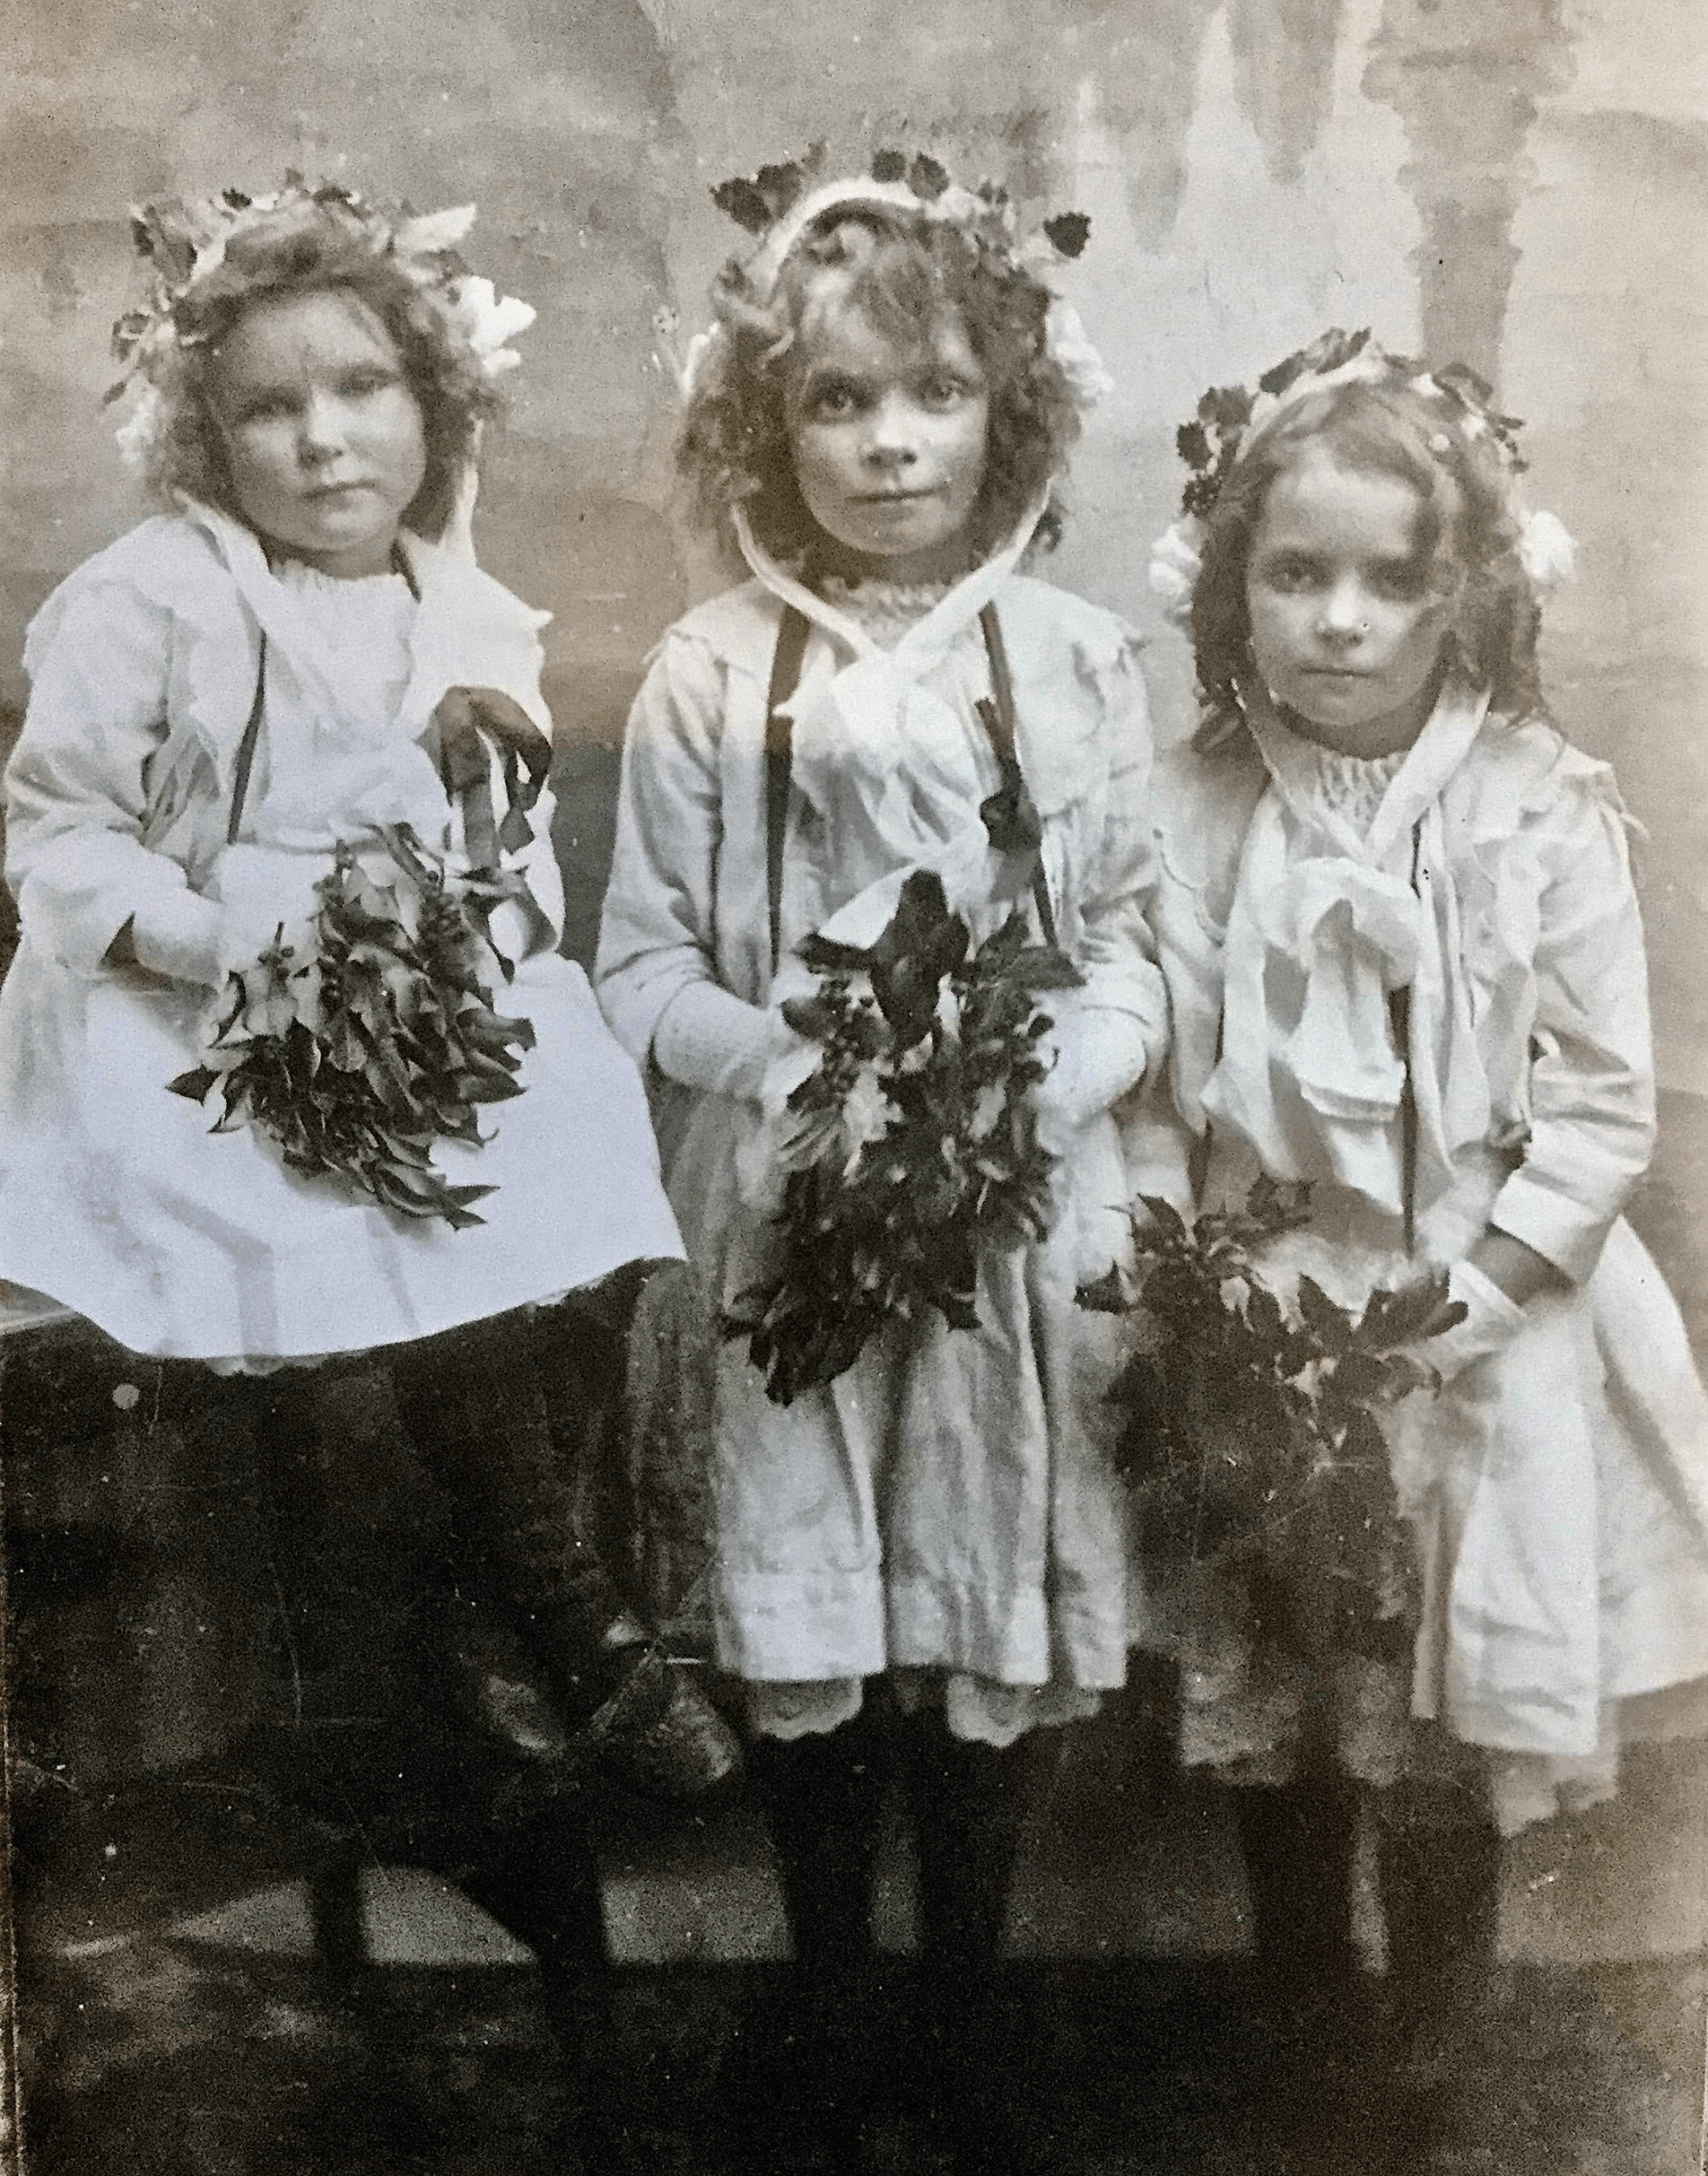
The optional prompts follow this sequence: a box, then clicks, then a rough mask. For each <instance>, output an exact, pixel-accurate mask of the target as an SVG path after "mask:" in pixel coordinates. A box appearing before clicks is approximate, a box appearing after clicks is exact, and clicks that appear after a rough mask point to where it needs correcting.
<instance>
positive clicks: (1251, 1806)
mask: <svg viewBox="0 0 1708 2176" xmlns="http://www.w3.org/2000/svg"><path fill="white" fill-rule="evenodd" d="M1234 1808H1235V1813H1236V1817H1237V1822H1238V1826H1239V1840H1240V1846H1241V1850H1242V1851H1243V1852H1244V1855H1245V1883H1246V1889H1247V1891H1248V1894H1249V1896H1250V1900H1251V1907H1252V1919H1253V1933H1254V1937H1255V1944H1256V1949H1257V1957H1258V1963H1259V1967H1260V1970H1261V1973H1262V1976H1263V1978H1264V1979H1265V1981H1266V1982H1267V1984H1268V1985H1269V1988H1270V1989H1271V1990H1272V1992H1273V1994H1274V1996H1275V1998H1276V1999H1277V2001H1279V2002H1281V2003H1285V2005H1286V2007H1287V2009H1288V2010H1289V2011H1292V2012H1293V2013H1294V2014H1303V2015H1309V2014H1312V2013H1317V2014H1320V2013H1321V2012H1322V2011H1324V2010H1325V2008H1329V2007H1333V2006H1335V2005H1338V2004H1341V2003H1343V2002H1344V2000H1345V1998H1346V1996H1347V1995H1348V1994H1349V1992H1350V1990H1351V1988H1352V1987H1353V1985H1354V1984H1355V1982H1354V1974H1355V1972H1356V1970H1357V1956H1356V1953H1355V1951H1354V1948H1353V1945H1352V1864H1353V1857H1354V1852H1355V1850H1356V1848H1357V1841H1358V1797H1357V1793H1356V1792H1355V1790H1354V1788H1353V1786H1352V1785H1351V1784H1350V1783H1349V1781H1348V1780H1347V1778H1346V1777H1345V1776H1343V1775H1342V1774H1341V1771H1340V1769H1338V1768H1337V1767H1336V1766H1335V1765H1334V1763H1333V1761H1331V1760H1328V1759H1326V1758H1324V1759H1321V1760H1318V1761H1312V1762H1311V1763H1310V1764H1309V1767H1307V1768H1306V1769H1304V1770H1303V1772H1301V1774H1300V1775H1299V1776H1298V1777H1295V1778H1294V1780H1293V1782H1291V1783H1289V1784H1286V1785H1282V1786H1280V1787H1279V1788H1276V1787H1269V1786H1263V1785H1250V1786H1245V1787H1242V1788H1240V1789H1237V1790H1236V1791H1235V1793H1234Z"/></svg>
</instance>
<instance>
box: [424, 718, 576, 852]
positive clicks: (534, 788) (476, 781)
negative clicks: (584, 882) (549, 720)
mask: <svg viewBox="0 0 1708 2176" xmlns="http://www.w3.org/2000/svg"><path fill="white" fill-rule="evenodd" d="M435 739H436V740H437V744H438V745H437V757H438V762H439V776H440V778H442V779H443V780H444V782H445V791H446V794H447V796H448V797H449V799H450V800H451V801H452V802H454V803H456V804H458V805H460V806H461V808H462V810H463V843H464V846H465V848H466V850H467V853H468V857H469V861H470V863H471V866H473V867H475V868H477V869H487V868H496V867H497V866H498V862H499V858H500V855H501V853H505V854H514V853H520V851H521V850H522V848H523V847H525V846H526V845H527V844H528V841H529V840H530V839H531V838H532V837H533V836H534V826H532V825H531V824H530V823H529V822H528V810H530V809H531V808H532V807H533V806H534V803H535V802H536V801H537V800H538V799H539V797H540V793H541V789H542V788H543V787H544V785H545V780H546V774H547V773H548V772H549V771H550V770H551V768H552V744H551V742H550V741H549V740H548V739H547V738H546V737H545V735H544V733H543V732H541V730H540V729H539V727H538V726H537V725H536V724H535V722H534V721H533V719H532V718H530V717H529V716H528V713H527V712H526V711H525V710H524V709H523V708H522V706H521V705H520V703H519V702H517V701H516V700H515V698H514V697H512V696H508V695H505V694H504V693H503V692H502V691H501V690H500V689H496V688H447V689H446V691H445V693H444V694H443V695H442V696H441V697H439V702H438V703H437V705H435V706H434V709H433V714H432V717H431V721H430V722H429V725H428V730H427V734H426V735H424V736H423V740H424V741H426V743H427V745H428V748H429V753H430V754H431V753H433V752H434V751H433V746H432V743H433V741H434V740H435ZM488 741H490V742H491V743H492V744H493V745H495V747H496V749H497V751H498V755H499V760H500V762H501V764H502V766H503V770H504V796H505V800H506V802H507V803H508V806H507V807H506V809H505V810H504V821H503V822H502V823H501V824H499V825H497V826H496V827H495V826H494V821H493V808H492V769H491V758H490V756H489V754H488V753H487V743H488Z"/></svg>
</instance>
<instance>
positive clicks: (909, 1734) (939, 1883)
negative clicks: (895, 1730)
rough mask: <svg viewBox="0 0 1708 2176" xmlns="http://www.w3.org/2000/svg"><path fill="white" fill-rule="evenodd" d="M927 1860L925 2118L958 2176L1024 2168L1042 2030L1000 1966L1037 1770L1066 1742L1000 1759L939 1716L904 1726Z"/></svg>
mask: <svg viewBox="0 0 1708 2176" xmlns="http://www.w3.org/2000/svg"><path fill="white" fill-rule="evenodd" d="M903 1743H904V1745H905V1748H906V1753H905V1763H904V1771H903V1772H904V1775H905V1777H906V1788H907V1798H908V1805H909V1809H910V1811H911V1813H912V1817H913V1825H914V1840H915V1845H916V1849H917V1852H918V1859H919V1950H920V1956H919V1981H918V1987H919V2016H918V2020H917V2031H916V2034H915V2042H916V2049H917V2053H918V2056H919V2058H920V2060H921V2062H922V2075H921V2077H920V2080H919V2093H920V2098H921V2100H922V2113H923V2115H924V2116H925V2117H926V2120H927V2122H928V2123H929V2124H930V2125H931V2127H932V2128H933V2129H934V2130H936V2132H938V2133H939V2140H940V2142H941V2143H942V2144H943V2145H944V2146H945V2147H947V2149H948V2151H949V2152H950V2154H951V2156H952V2157H953V2160H954V2164H955V2167H956V2169H957V2170H969V2171H971V2170H979V2171H984V2170H990V2171H996V2170H1002V2171H1003V2172H1004V2176H1007V2172H1011V2171H1018V2170H1019V2169H1022V2168H1024V2167H1025V2166H1027V2164H1028V2163H1027V2155H1028V2152H1029V2150H1030V2143H1031V2142H1032V2137H1033V2132H1034V2131H1035V2127H1036V2124H1037V2121H1038V2120H1039V2118H1040V2116H1041V2114H1042V2113H1043V2112H1042V2111H1041V2110H1039V2109H1037V2108H1035V2107H1034V2106H1033V2097H1032V2095H1031V2094H1030V2092H1029V2091H1027V2076H1026V2073H1027V2067H1028V2066H1029V2065H1033V2064H1035V2062H1036V2058H1037V2040H1038V2027H1037V2020H1035V2019H1020V2018H1019V2017H1018V2016H1017V2015H1015V2014H1013V2010H1014V2005H1013V2004H1012V2002H1011V2000H1010V1999H1009V1998H1008V1996H1007V1995H1005V1992H1004V1989H1003V1982H1002V1979H1001V1975H1000V1971H999V1964H998V1960H999V1956H1000V1953H1001V1948H1002V1939H1003V1924H1004V1922H1005V1919H1006V1916H1007V1910H1008V1902H1009V1895H1010V1891H1011V1888H1012V1886H1013V1878H1014V1868H1015V1864H1016V1861H1017V1859H1018V1858H1019V1847H1020V1843H1021V1840H1022V1837H1023V1835H1024V1833H1025V1828H1026V1823H1027V1813H1028V1811H1029V1809H1030V1806H1031V1803H1032V1800H1033V1796H1034V1793H1035V1789H1036V1788H1037V1785H1038V1769H1039V1766H1040V1764H1041V1763H1045V1764H1049V1765H1053V1763H1054V1761H1055V1759H1056V1757H1057V1755H1058V1753H1059V1743H1060V1734H1059V1732H1058V1731H1053V1730H1051V1731H1044V1732H1039V1733H1035V1734H1034V1735H1033V1736H1032V1737H1027V1738H1023V1739H1022V1740H1021V1741H1020V1742H1019V1744H1018V1745H1012V1746H1009V1747H1002V1748H999V1747H997V1746H994V1745H979V1744H974V1743H972V1742H971V1741H969V1740H967V1739H963V1738H958V1737H954V1736H953V1735H952V1734H951V1732H950V1730H949V1729H948V1726H947V1723H946V1722H945V1721H944V1719H943V1716H942V1714H941V1713H936V1712H933V1713H922V1714H918V1715H914V1716H910V1717H909V1718H908V1720H907V1721H906V1724H905V1725H904V1727H903Z"/></svg>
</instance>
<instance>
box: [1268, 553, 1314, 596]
mask: <svg viewBox="0 0 1708 2176" xmlns="http://www.w3.org/2000/svg"><path fill="white" fill-rule="evenodd" d="M1259 572H1260V574H1261V577H1262V579H1263V582H1264V584H1265V585H1266V586H1267V587H1268V588H1269V589H1272V590H1274V591H1276V592H1277V594H1279V595H1281V596H1284V597H1291V596H1296V595H1297V594H1298V593H1299V592H1301V590H1308V589H1314V588H1315V587H1316V586H1317V583H1318V582H1319V581H1320V580H1321V579H1322V569H1321V568H1319V567H1318V566H1317V562H1316V560H1309V559H1303V558H1299V557H1295V556H1294V555H1293V554H1292V553H1287V554H1285V555H1283V556H1282V557H1280V558H1278V559H1272V560H1265V561H1264V562H1263V565H1262V566H1261V568H1260V569H1259Z"/></svg>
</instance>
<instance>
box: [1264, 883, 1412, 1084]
mask: <svg viewBox="0 0 1708 2176" xmlns="http://www.w3.org/2000/svg"><path fill="white" fill-rule="evenodd" d="M1259 919H1260V924H1261V925H1266V926H1265V931H1264V933H1265V936H1266V938H1267V939H1268V941H1269V943H1271V944H1273V945H1275V946H1276V947H1277V948H1279V949H1281V950H1283V951H1285V952H1289V953H1291V954H1292V955H1293V958H1294V959H1295V960H1297V962H1298V963H1299V965H1300V967H1301V970H1302V971H1303V973H1304V979H1305V1002H1304V1008H1303V1010H1302V1011H1301V1014H1300V1016H1299V1024H1298V1026H1297V1027H1296V1028H1294V1029H1293V1033H1292V1034H1291V1035H1290V1036H1287V1037H1286V1039H1285V1042H1284V1043H1283V1044H1282V1046H1281V1050H1280V1052H1279V1053H1278V1056H1279V1058H1280V1060H1281V1061H1282V1062H1283V1064H1284V1065H1285V1068H1287V1069H1288V1070H1289V1071H1290V1072H1291V1073H1292V1075H1293V1082H1294V1084H1295V1086H1296V1087H1297V1089H1298V1092H1299V1093H1300V1095H1301V1097H1302V1098H1303V1099H1304V1100H1305V1101H1306V1102H1307V1103H1308V1104H1309V1106H1310V1108H1312V1109H1313V1110H1317V1111H1321V1112H1322V1113H1323V1114H1324V1115H1325V1116H1327V1117H1330V1118H1347V1119H1353V1120H1357V1121H1360V1122H1362V1123H1364V1124H1386V1123H1387V1121H1388V1120H1390V1118H1391V1117H1392V1116H1393V1115H1394V1113H1395V1112H1396V1111H1397V1110H1398V1108H1399V1100H1400V1094H1401V1092H1402V1090H1403V1088H1404V1086H1405V1081H1406V1067H1405V1062H1404V1060H1403V1058H1402V1056H1401V1054H1400V1052H1398V1051H1397V1050H1396V1049H1395V1047H1394V1043H1393V1036H1392V1032H1391V1029H1390V1024H1389V1021H1390V1015H1389V1004H1388V999H1389V994H1390V992H1391V991H1393V990H1398V989H1405V988H1406V987H1409V985H1410V984H1411V982H1412V981H1413V979H1414V977H1415V975H1416V973H1417V966H1418V956H1419V952H1420V948H1421V947H1420V938H1421V929H1420V922H1419V907H1418V901H1417V896H1416V894H1415V893H1414V891H1412V889H1411V887H1410V886H1409V885H1408V884H1406V883H1403V882H1401V881H1400V879H1399V878H1398V877H1397V876H1391V875H1390V874H1388V872H1387V871H1386V870H1385V869H1371V868H1366V867H1364V866H1361V865H1360V864H1359V863H1358V862H1356V861H1346V860H1342V859H1341V858H1338V857H1336V858H1333V859H1325V860H1315V861H1306V862H1302V863H1301V864H1300V865H1299V866H1296V867H1295V868H1294V869H1293V870H1292V871H1291V872H1290V873H1289V874H1288V876H1287V878H1286V880H1285V882H1284V883H1283V884H1282V885H1281V886H1280V887H1279V889H1278V891H1274V892H1271V893H1270V894H1269V896H1268V899H1266V900H1264V901H1262V902H1260V908H1259Z"/></svg>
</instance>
